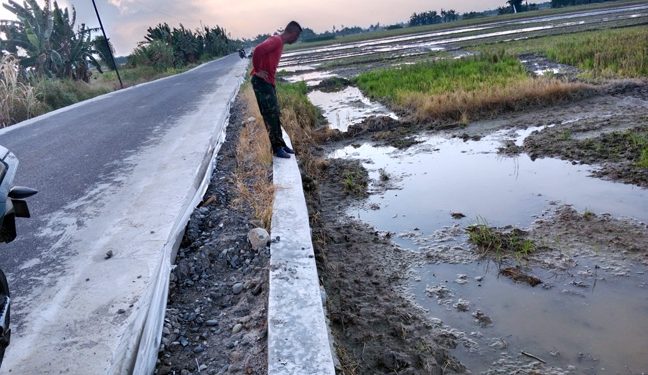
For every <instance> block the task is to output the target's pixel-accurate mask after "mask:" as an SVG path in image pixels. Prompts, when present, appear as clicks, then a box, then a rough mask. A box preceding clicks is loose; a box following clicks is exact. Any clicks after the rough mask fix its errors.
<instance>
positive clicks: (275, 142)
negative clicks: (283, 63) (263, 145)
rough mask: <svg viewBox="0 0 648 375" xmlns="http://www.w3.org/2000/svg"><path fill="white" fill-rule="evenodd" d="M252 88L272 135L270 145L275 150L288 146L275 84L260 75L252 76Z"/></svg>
mask: <svg viewBox="0 0 648 375" xmlns="http://www.w3.org/2000/svg"><path fill="white" fill-rule="evenodd" d="M252 88H253V89H254V95H255V96H256V99H257V103H258V104H259V110H260V111H261V115H262V116H263V121H264V122H265V126H266V129H267V130H268V135H269V136H270V145H271V146H272V149H273V150H275V149H277V148H280V147H284V146H286V143H285V142H284V140H283V135H282V133H281V111H280V110H279V101H277V91H276V89H275V87H274V86H272V85H271V84H269V83H268V82H266V81H264V80H263V79H261V78H259V77H256V76H254V77H252Z"/></svg>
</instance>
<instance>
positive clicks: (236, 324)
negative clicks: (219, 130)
mask: <svg viewBox="0 0 648 375" xmlns="http://www.w3.org/2000/svg"><path fill="white" fill-rule="evenodd" d="M242 113H244V111H243V110H242V103H241V102H240V100H237V101H236V103H235V104H234V105H233V106H232V110H231V116H232V117H231V119H230V125H229V126H228V129H227V137H226V140H225V143H224V144H223V146H222V148H221V151H220V153H219V156H218V163H217V167H216V171H215V172H214V174H213V175H212V180H211V184H210V186H209V188H208V190H207V193H206V195H205V200H209V201H210V202H211V203H209V204H208V205H205V206H204V207H201V208H198V209H197V210H196V211H194V213H193V214H192V216H191V220H190V223H189V225H188V226H187V230H186V233H185V237H184V239H183V242H182V245H181V248H180V249H179V251H178V255H177V258H176V267H175V269H174V270H173V272H172V274H171V284H170V288H169V300H168V304H167V312H166V316H165V323H164V331H163V338H162V346H161V348H160V352H159V357H158V364H157V369H156V374H183V375H188V374H198V373H200V374H266V373H267V351H266V350H267V348H266V345H267V342H266V334H267V332H266V308H267V293H268V264H269V259H270V253H269V248H266V249H264V250H261V251H259V252H255V251H254V250H253V249H252V248H251V246H250V244H249V242H248V240H247V233H248V231H249V230H250V229H252V228H254V227H255V225H254V224H253V223H252V222H251V221H252V220H251V218H252V217H253V214H252V210H251V209H249V208H246V207H234V206H233V205H232V200H233V199H234V194H235V192H236V187H235V186H234V184H233V181H232V174H233V172H234V170H235V167H236V155H235V150H236V143H237V140H238V136H239V133H240V130H241V127H242V119H241V116H242ZM269 183H271V181H269ZM257 224H258V223H257Z"/></svg>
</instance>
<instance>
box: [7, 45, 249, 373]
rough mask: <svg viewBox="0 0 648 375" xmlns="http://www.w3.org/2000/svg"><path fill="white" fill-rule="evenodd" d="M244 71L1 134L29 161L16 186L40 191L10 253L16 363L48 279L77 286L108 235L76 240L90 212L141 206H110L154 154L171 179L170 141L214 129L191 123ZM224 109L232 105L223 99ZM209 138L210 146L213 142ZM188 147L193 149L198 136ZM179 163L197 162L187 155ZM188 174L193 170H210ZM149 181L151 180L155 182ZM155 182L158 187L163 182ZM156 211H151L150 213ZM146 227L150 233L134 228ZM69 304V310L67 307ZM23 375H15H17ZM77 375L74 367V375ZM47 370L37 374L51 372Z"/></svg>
mask: <svg viewBox="0 0 648 375" xmlns="http://www.w3.org/2000/svg"><path fill="white" fill-rule="evenodd" d="M243 69H244V62H243V61H242V60H241V59H240V58H239V57H238V56H237V55H230V56H228V57H225V58H223V59H221V60H218V61H214V62H211V63H209V64H205V65H203V66H201V67H199V68H197V69H194V70H192V71H189V72H186V73H184V74H180V75H177V76H173V77H169V78H165V79H162V80H158V81H155V82H151V83H148V84H144V85H140V86H136V87H133V88H130V89H126V90H122V91H119V92H115V93H112V94H109V95H106V96H103V97H100V98H97V99H93V100H90V101H87V102H84V103H83V104H81V105H78V106H75V107H74V108H72V109H69V110H63V111H60V112H58V113H54V114H51V115H45V116H42V117H41V118H38V119H36V120H35V121H30V122H31V123H30V124H27V125H24V126H21V125H18V126H15V127H14V128H7V129H6V130H0V144H1V145H3V146H5V147H6V148H8V149H9V150H11V151H12V152H13V153H15V154H16V156H17V157H18V159H19V160H20V165H19V169H18V174H17V177H16V181H15V183H16V184H17V185H25V186H29V187H33V188H35V189H37V190H38V191H39V193H38V194H37V195H36V196H35V197H33V198H30V200H29V206H30V210H31V213H32V217H33V218H32V219H20V221H18V223H17V230H18V238H17V239H16V241H14V242H13V243H11V244H9V245H6V246H2V247H1V248H0V251H2V253H1V255H0V268H2V269H3V270H4V271H5V272H6V273H7V275H8V277H9V282H10V287H11V288H12V294H13V296H12V297H13V299H14V302H13V306H12V326H13V327H14V332H17V335H16V336H14V339H13V340H14V342H12V346H10V348H9V349H10V351H9V353H8V356H9V355H12V352H11V350H12V347H15V346H16V345H14V343H15V342H16V341H19V340H20V332H21V330H23V331H25V330H26V329H25V328H24V327H25V326H26V325H27V326H29V325H30V324H32V323H34V322H30V321H28V319H33V317H34V311H25V307H26V306H29V308H30V309H33V308H34V307H36V306H37V305H34V304H33V303H30V302H32V301H30V300H29V299H30V298H31V297H32V296H33V295H36V294H39V293H38V292H39V291H41V290H43V289H46V288H51V287H55V286H56V280H51V277H50V278H48V276H52V275H61V276H62V277H68V276H70V275H68V274H67V273H71V272H74V273H78V272H79V270H78V269H75V268H74V267H72V266H70V264H72V263H74V262H77V263H78V260H79V259H80V258H83V257H84V255H85V254H84V253H83V251H82V250H79V247H78V246H77V247H75V246H74V244H78V243H81V242H82V241H85V242H86V243H92V238H89V237H90V236H91V234H89V233H97V234H98V236H97V237H98V238H97V241H99V237H100V235H101V234H102V233H104V230H102V228H100V227H97V225H96V223H98V221H97V218H95V219H93V220H94V223H95V224H93V225H94V228H93V229H92V231H91V232H88V231H86V232H85V233H84V234H83V237H84V238H74V237H75V236H79V235H80V233H82V232H80V230H79V228H83V227H84V226H86V220H87V217H88V216H92V215H88V214H87V213H88V212H93V213H95V214H96V215H97V216H102V215H106V216H108V215H109V214H110V210H111V207H110V206H111V205H112V204H115V206H121V203H123V202H125V204H124V206H134V205H137V204H140V203H141V202H140V201H141V200H142V196H143V192H142V191H137V192H133V194H132V195H130V194H129V192H128V191H121V192H120V196H119V197H115V199H113V200H107V201H105V202H102V201H101V198H102V195H104V194H106V195H107V194H108V192H115V191H119V189H120V188H123V187H124V186H131V185H132V186H137V185H134V184H133V183H132V182H131V181H129V180H128V179H129V178H130V177H129V176H131V175H134V172H133V171H134V170H135V169H136V167H137V165H136V164H137V160H138V159H137V158H138V157H139V156H140V155H144V154H146V155H147V157H148V159H147V160H149V161H148V163H149V165H151V168H150V170H151V173H157V174H164V172H163V171H165V170H168V169H169V168H171V167H169V168H167V167H166V166H165V165H162V166H159V165H158V166H156V165H155V161H156V160H160V163H167V164H168V163H170V162H169V160H170V159H172V158H169V155H165V152H167V151H165V147H166V148H167V149H168V150H169V151H168V152H177V151H172V150H171V149H170V146H168V145H171V144H172V143H171V142H169V141H168V139H169V135H170V134H171V133H170V132H175V133H172V135H174V136H175V138H176V139H178V138H183V137H184V135H183V134H186V133H188V132H191V131H192V129H193V127H199V126H202V125H201V124H194V123H192V121H194V120H195V121H200V122H204V121H206V120H205V118H207V121H208V120H209V117H205V116H203V117H200V116H198V117H195V118H191V117H190V116H193V114H195V113H197V112H200V113H205V111H206V110H209V108H207V109H205V108H201V106H203V107H204V106H205V105H206V104H205V103H209V100H207V101H206V100H204V99H205V98H210V95H212V94H213V93H214V92H215V91H218V90H220V87H221V84H220V82H221V80H225V79H226V78H228V77H229V78H231V77H232V76H234V75H237V74H238V75H239V76H240V73H241V72H242V71H243ZM228 82H230V81H228ZM231 87H233V84H231V83H228V87H227V90H229V91H232V90H231ZM223 90H225V89H224V88H223ZM215 100H218V101H220V102H223V101H225V100H223V99H221V98H220V97H219V98H217V99H215ZM201 111H202V112H201ZM221 112H222V111H221ZM188 118H189V120H187V119H188ZM195 121H194V122H195ZM179 122H182V123H183V124H184V125H182V128H180V126H179V125H178V124H179ZM165 137H166V138H165ZM201 137H202V138H205V136H204V134H203V135H201ZM165 139H166V140H165ZM165 142H166V143H165ZM182 142H183V141H182V139H180V141H176V142H175V143H173V145H174V147H177V148H180V147H184V148H185V149H190V148H191V145H183V144H182ZM187 142H190V138H189V136H188V138H187ZM200 146H203V145H202V144H201V145H200ZM197 147H198V146H197ZM205 148H206V147H205ZM174 150H175V149H174ZM156 155H160V156H159V157H157V156H156ZM178 157H179V158H180V159H182V160H190V158H188V157H185V156H184V155H178ZM191 160H193V159H191ZM196 160H198V159H196ZM180 167H181V168H184V169H187V168H194V167H195V168H198V167H200V166H199V165H195V166H194V165H184V166H180ZM156 171H157V172H156ZM160 171H162V172H160ZM139 175H142V176H145V173H144V174H142V173H140V174H139ZM146 178H147V179H151V181H154V179H155V176H146ZM167 181H172V180H169V179H167ZM191 183H192V182H190V183H189V184H190V185H191ZM129 184H130V185H129ZM161 184H165V185H169V182H166V181H161ZM151 186H154V184H152V183H149V182H147V185H146V189H147V190H148V191H144V193H146V194H149V195H152V196H154V195H156V194H158V192H156V191H155V189H154V188H153V189H151ZM138 190H145V189H144V188H142V189H139V188H138ZM93 192H94V193H95V194H94V195H95V196H98V198H97V197H95V198H96V199H93V200H91V201H90V200H88V196H89V195H92V194H93ZM183 194H186V193H184V192H183V193H182V194H178V195H179V196H182V197H184V195H183ZM144 196H146V195H144ZM129 199H133V200H137V202H135V201H134V202H132V205H131V204H130V203H129V202H128V200H129ZM162 199H163V200H164V199H167V198H165V197H162ZM169 199H171V198H169ZM75 202H76V203H75ZM110 202H113V203H110ZM115 202H119V203H115ZM92 205H95V207H92ZM158 206H163V205H160V204H158ZM146 210H149V211H150V210H151V208H150V206H149V207H147V208H146ZM124 212H125V211H124ZM143 215H144V216H145V215H153V216H154V215H157V213H156V212H155V211H150V212H144V213H143ZM144 219H146V218H145V217H144ZM131 224H132V223H131ZM106 225H107V226H111V227H106V228H105V232H106V233H108V232H111V231H114V230H115V228H114V225H111V224H110V222H106ZM138 225H140V224H132V225H131V226H138ZM70 228H72V229H74V231H72V230H70ZM71 232H74V233H71ZM153 232H154V230H150V233H153ZM147 233H148V232H147ZM164 240H166V238H165V239H164ZM104 242H107V243H109V242H110V241H109V240H106V241H104ZM68 244H70V245H69V246H68ZM57 253H60V256H59V254H57ZM90 256H92V257H94V258H97V254H95V253H93V254H91V255H88V257H90ZM74 258H77V259H74ZM72 259H74V262H73V261H72ZM139 272H141V271H139ZM59 287H60V286H59ZM41 295H42V293H41ZM51 295H55V294H51ZM61 305H62V306H66V305H65V304H63V303H61ZM131 306H132V305H131ZM36 315H37V314H36ZM62 323H64V322H61V324H62ZM61 339H64V338H61ZM68 339H69V338H68ZM36 340H37V341H38V339H36ZM109 351H110V350H108V352H109ZM13 354H14V355H16V353H13ZM23 365H25V364H24V363H23ZM6 367H7V366H5V365H3V368H2V370H3V371H7V369H6ZM20 367H22V366H19V368H20ZM22 368H23V369H24V368H27V369H28V368H29V367H28V366H27V367H22ZM17 370H18V368H15V369H14V371H13V372H14V373H16V371H17ZM69 370H70V369H69V368H68V369H67V371H69ZM35 371H36V370H35ZM39 371H40V370H39ZM39 371H37V372H38V373H44V372H39ZM60 371H65V369H62V368H58V369H57V368H56V366H55V368H52V373H58V372H60ZM20 373H24V372H20ZM35 373H36V372H35ZM71 373H77V372H76V371H72V372H71ZM85 373H90V372H85Z"/></svg>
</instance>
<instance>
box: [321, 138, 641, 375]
mask: <svg viewBox="0 0 648 375" xmlns="http://www.w3.org/2000/svg"><path fill="white" fill-rule="evenodd" d="M543 128H544V127H529V128H528V129H525V130H518V131H516V132H515V136H514V138H515V141H516V143H517V144H521V143H522V142H523V141H524V139H525V138H526V137H527V136H528V135H529V134H531V133H532V132H534V131H536V130H541V129H543ZM510 136H511V131H510V130H505V131H498V132H495V133H493V134H492V135H490V136H487V137H485V138H483V139H482V140H480V141H468V142H464V141H462V140H460V139H448V138H446V137H443V136H436V135H435V136H429V137H426V138H425V142H424V143H422V144H420V145H417V146H414V147H411V148H410V149H408V150H406V151H405V152H403V151H399V150H396V149H394V148H392V147H376V146H374V145H371V144H364V145H361V146H360V147H358V148H355V147H353V146H349V147H345V148H342V149H339V150H336V151H334V152H333V153H332V154H331V155H330V156H331V157H335V158H355V159H359V160H362V161H363V162H364V165H365V167H366V168H367V169H369V171H370V176H371V177H372V179H373V180H375V181H377V180H378V178H379V169H383V170H384V171H386V172H387V173H388V174H389V175H390V176H392V177H393V180H396V181H397V185H398V187H399V190H388V191H385V192H382V193H379V194H374V195H372V196H370V198H369V199H368V202H367V205H366V206H363V207H354V208H351V209H349V214H351V215H353V216H357V217H358V218H360V219H361V220H363V221H365V222H367V223H369V224H370V225H372V226H374V227H375V228H376V229H377V230H380V231H390V232H395V233H406V232H411V231H412V230H413V229H414V228H418V229H419V231H418V232H419V233H427V234H432V233H434V232H435V231H437V230H439V229H441V228H444V227H446V228H447V227H450V226H452V225H453V224H457V223H458V222H457V221H455V220H453V219H452V218H451V217H450V213H451V212H453V211H459V212H462V213H464V214H466V215H467V216H468V217H469V219H465V220H463V221H460V222H459V223H461V225H462V226H465V225H469V224H472V223H474V221H475V218H477V217H483V218H485V219H487V220H488V223H489V224H490V225H495V226H503V225H509V224H514V225H518V226H521V227H526V226H528V225H530V224H531V222H532V221H533V220H534V216H533V214H534V213H535V214H540V213H541V212H542V211H543V210H545V209H546V208H547V207H548V206H549V205H550V204H551V202H555V201H557V202H563V203H566V204H573V205H574V206H575V208H577V209H579V210H584V209H588V210H590V211H592V212H595V213H610V214H612V215H614V216H626V217H634V218H636V219H639V220H643V221H648V190H645V189H641V188H638V187H634V186H631V185H625V184H620V183H613V182H608V181H603V180H599V179H595V178H591V177H588V174H589V172H590V170H589V167H586V166H574V165H572V164H571V163H569V162H565V161H561V160H556V159H539V160H536V161H531V160H530V159H529V158H528V157H527V156H526V155H523V156H520V157H518V158H508V157H502V156H499V155H497V154H496V149H497V147H498V146H499V145H500V144H501V140H502V139H506V138H509V137H510ZM375 205H378V206H380V209H379V210H372V209H368V208H365V207H371V206H374V207H375ZM461 231H462V232H463V230H461ZM464 237H465V236H464ZM464 240H465V238H464ZM394 241H395V242H396V243H398V244H400V245H402V246H405V247H408V248H411V249H414V250H418V244H417V243H416V242H415V239H412V238H410V237H409V236H397V237H394ZM448 251H453V250H448ZM579 266H587V260H586V259H579ZM637 267H638V266H637ZM591 268H592V269H593V268H594V265H593V264H592V265H591ZM415 272H416V273H417V274H418V275H419V276H418V280H421V281H420V282H415V283H414V284H413V285H412V286H411V290H410V291H411V293H412V295H413V296H414V298H415V301H416V302H417V303H418V304H420V305H421V306H423V307H424V308H426V309H427V310H428V311H429V313H430V316H432V317H435V318H439V319H441V320H442V321H443V322H444V323H445V324H446V325H448V326H450V327H452V328H453V329H457V330H459V331H463V332H465V333H466V339H465V340H463V341H462V340H460V342H463V345H460V347H459V349H457V350H456V351H454V352H453V354H455V355H456V356H458V358H459V359H460V360H461V361H462V362H463V363H465V364H466V365H468V368H470V369H471V370H472V371H475V372H479V371H484V370H487V369H488V367H489V364H490V363H492V362H494V361H496V360H498V359H499V358H500V356H501V355H502V353H503V352H507V351H508V355H510V356H512V357H516V358H517V357H518V356H519V352H520V351H526V352H528V353H532V354H534V355H537V356H539V357H541V358H543V359H544V360H546V361H547V364H548V365H550V366H554V367H561V368H563V369H567V368H569V369H571V370H572V371H575V373H584V374H599V373H601V374H602V373H605V374H608V373H609V374H630V373H638V372H636V371H639V370H645V369H647V368H648V357H647V356H646V355H645V348H648V321H646V319H645V317H646V314H647V313H648V293H646V287H647V283H646V280H644V278H643V277H641V278H638V277H634V278H627V279H620V278H615V279H614V280H613V282H605V281H604V282H601V281H598V283H597V284H596V288H595V289H591V288H590V289H585V290H583V289H581V288H578V287H576V286H573V285H571V284H570V283H571V281H573V277H574V276H573V275H566V276H560V277H558V276H556V275H553V274H550V273H549V272H547V271H543V270H541V269H536V270H534V273H535V274H536V275H537V276H540V278H541V279H543V280H545V282H547V280H548V282H549V284H551V285H553V286H554V287H553V288H551V289H544V288H542V287H536V288H531V287H529V286H526V285H520V284H514V283H513V282H511V281H510V280H508V279H506V278H502V277H498V275H497V269H496V267H495V266H494V265H493V264H490V268H488V267H487V266H486V265H484V264H480V263H471V264H457V265H453V264H439V265H432V266H424V267H421V268H419V269H417V270H416V271H415ZM601 272H603V271H601ZM642 272H645V270H643V269H642ZM633 273H634V271H633ZM459 274H465V275H468V278H467V280H468V282H467V283H466V284H463V285H461V284H458V283H456V282H454V280H456V279H457V277H458V275H459ZM475 277H483V280H482V281H481V282H477V281H476V280H475V279H474V278H475ZM637 279H640V280H643V282H637ZM446 281H447V283H446ZM428 285H433V286H434V285H437V286H438V285H443V286H445V287H446V288H449V289H450V290H451V291H452V293H453V295H454V297H453V299H452V301H450V302H448V301H445V302H447V303H445V304H443V303H439V302H438V301H437V299H436V298H431V297H430V296H428V295H427V293H426V287H427V286H428ZM459 298H461V299H463V300H467V301H469V302H470V311H468V312H457V311H456V309H455V307H454V306H453V305H454V304H455V303H456V302H457V301H458V299H459ZM475 309H480V310H481V311H483V312H484V313H486V315H488V316H489V317H490V318H491V319H492V320H493V321H494V324H493V325H492V326H489V327H486V328H482V327H480V326H479V325H478V324H476V322H475V319H474V317H473V316H472V315H471V314H472V313H473V312H474V311H475ZM502 339H503V340H504V341H505V342H506V343H507V347H503V346H502V345H501V340H502ZM519 359H520V358H519ZM521 359H522V363H528V362H529V361H530V360H529V359H528V358H526V359H525V358H524V357H521ZM568 366H573V367H568ZM633 371H634V372H633Z"/></svg>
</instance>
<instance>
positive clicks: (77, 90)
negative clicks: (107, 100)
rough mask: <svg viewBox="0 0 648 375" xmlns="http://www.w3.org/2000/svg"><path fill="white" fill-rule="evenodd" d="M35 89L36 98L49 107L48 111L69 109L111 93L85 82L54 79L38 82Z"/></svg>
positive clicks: (44, 79)
mask: <svg viewBox="0 0 648 375" xmlns="http://www.w3.org/2000/svg"><path fill="white" fill-rule="evenodd" d="M35 88H36V97H37V98H38V100H39V101H40V102H42V103H43V104H44V105H45V106H46V107H47V110H48V111H49V110H55V109H59V108H63V107H67V106H69V105H72V104H74V103H78V102H80V101H83V100H87V99H90V98H94V97H95V96H99V95H102V94H106V93H108V92H110V91H111V90H110V89H107V88H105V87H96V86H93V85H90V84H87V83H85V82H83V81H72V80H69V79H52V78H43V79H41V80H39V81H38V82H36V84H35ZM45 112H47V111H45Z"/></svg>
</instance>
